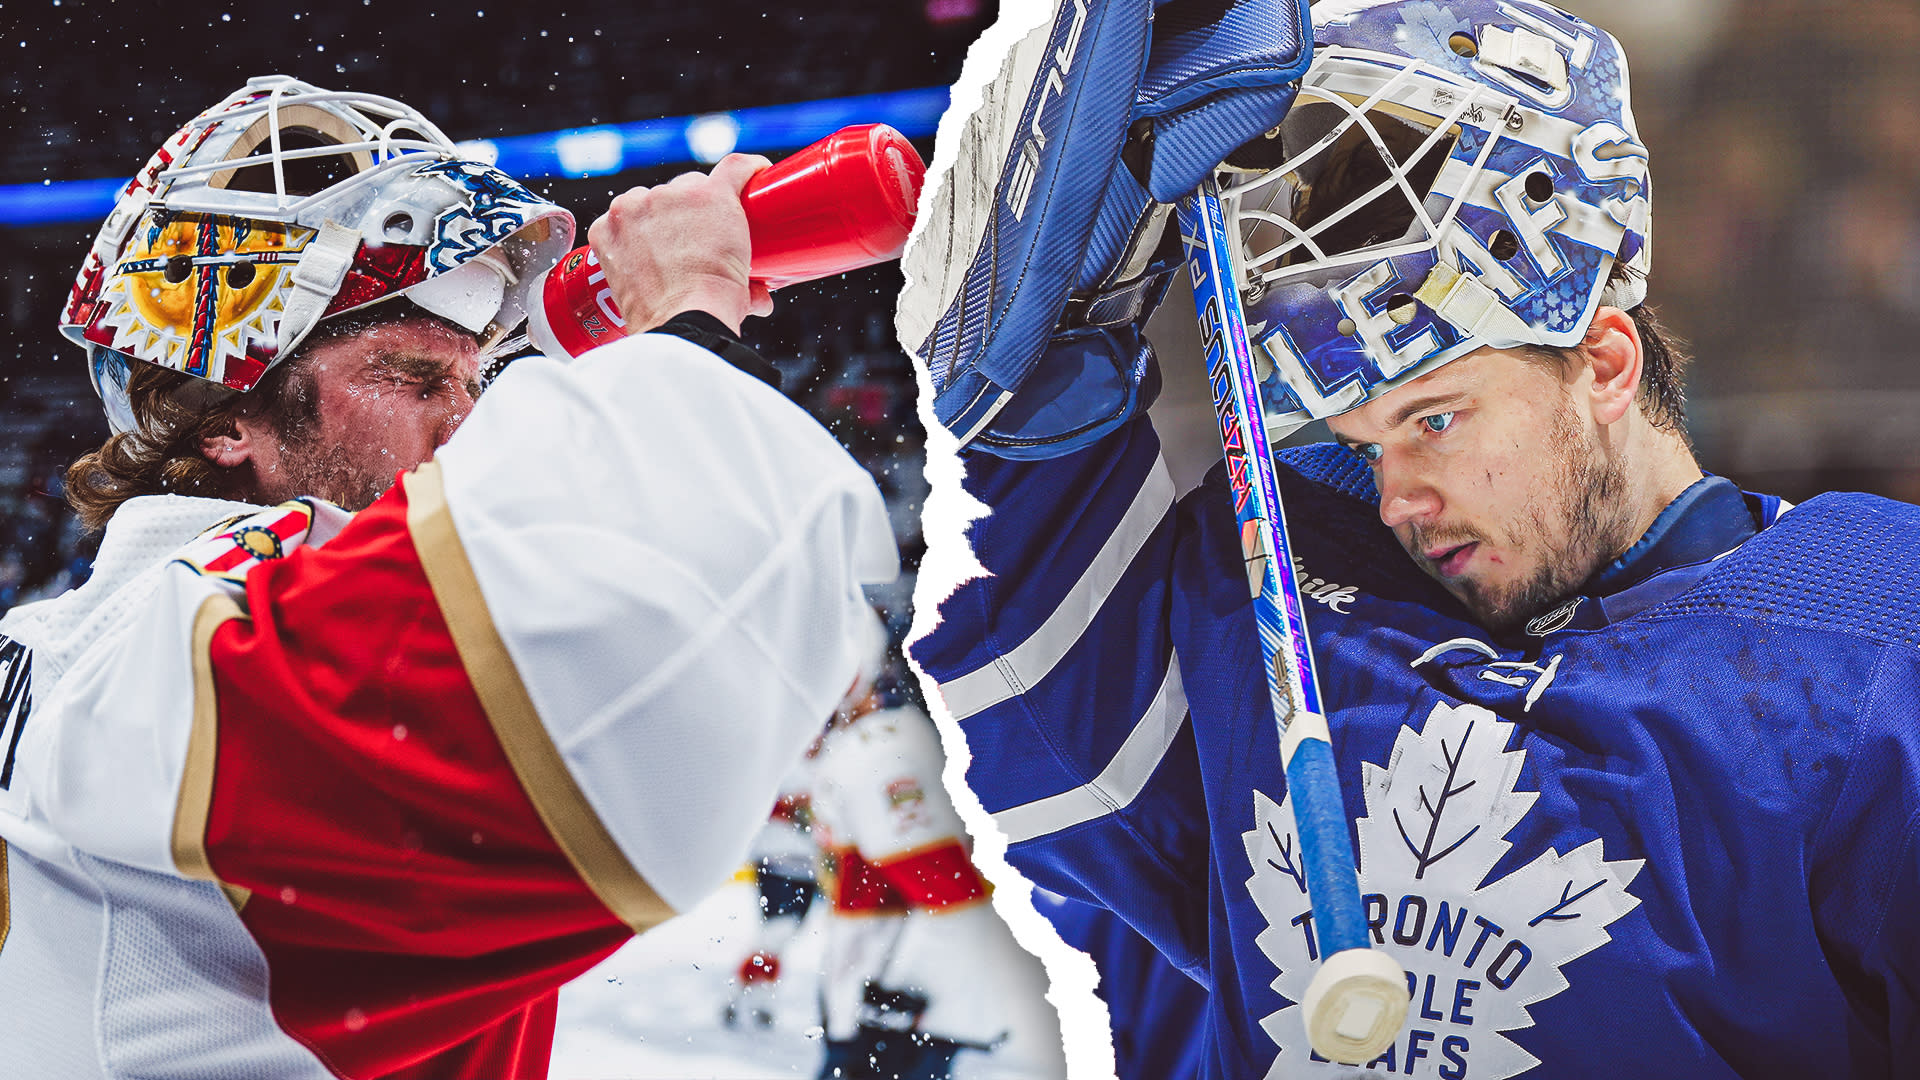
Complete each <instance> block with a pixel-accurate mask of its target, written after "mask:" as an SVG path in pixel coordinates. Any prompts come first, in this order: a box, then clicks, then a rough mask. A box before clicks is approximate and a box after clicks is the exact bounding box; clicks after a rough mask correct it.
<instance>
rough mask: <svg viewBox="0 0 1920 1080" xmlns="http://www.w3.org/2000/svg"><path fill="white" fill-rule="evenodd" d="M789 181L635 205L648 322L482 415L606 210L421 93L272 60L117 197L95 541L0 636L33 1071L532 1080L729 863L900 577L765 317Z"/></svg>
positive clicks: (14, 919)
mask: <svg viewBox="0 0 1920 1080" xmlns="http://www.w3.org/2000/svg"><path fill="white" fill-rule="evenodd" d="M760 164H761V163H760V162H757V161H756V160H754V159H750V158H738V157H735V158H729V159H726V160H723V161H722V162H721V163H720V164H719V165H718V166H717V167H716V168H715V170H714V172H713V174H712V175H711V176H698V175H689V176H684V177H681V178H679V179H677V180H675V181H673V182H672V183H670V184H667V185H664V186H662V187H659V188H653V189H634V190H632V191H629V192H627V193H625V194H623V195H621V196H620V197H619V198H618V199H616V200H614V202H613V205H612V207H611V208H610V209H609V211H608V213H607V215H606V216H605V217H603V218H602V219H600V220H599V221H598V222H596V223H595V225H594V227H593V229H592V230H591V236H592V239H593V242H594V246H595V248H596V249H597V250H598V252H599V253H600V256H601V260H602V265H603V266H604V267H605V270H606V273H607V277H608V282H609V284H610V286H611V288H612V290H613V293H614V296H615V298H616V300H617V302H618V303H619V304H620V306H621V308H622V309H623V310H624V311H625V312H626V314H627V317H628V319H629V320H630V323H631V324H632V327H633V328H635V329H640V328H651V329H653V330H654V331H655V332H652V333H645V334H640V335H638V336H635V337H630V338H627V339H625V340H623V341H620V342H617V343H615V344H612V345H609V346H607V347H604V348H602V349H599V350H596V351H595V352H593V353H591V354H589V355H587V356H585V357H583V358H581V359H580V360H579V361H577V362H575V363H574V364H572V365H570V366H563V365H560V364H556V363H553V362H551V361H547V360H545V359H543V358H533V359H527V360H522V361H520V362H519V363H517V364H515V365H514V366H513V367H512V369H511V370H509V371H508V372H507V373H505V374H504V375H502V376H501V377H500V378H499V379H498V380H496V382H495V383H494V384H493V386H492V389H491V391H490V392H489V393H487V394H486V396H485V398H484V399H482V400H479V401H476V400H475V394H476V392H477V388H476V376H477V372H478V368H479V363H480V361H481V359H482V358H483V356H484V355H485V354H486V353H487V351H488V350H489V349H491V348H492V347H493V346H494V344H495V343H496V342H497V341H499V340H500V339H501V338H502V337H503V336H504V335H506V334H507V333H509V332H511V331H512V330H513V329H514V328H515V326H516V325H517V324H518V323H519V322H520V320H521V318H522V309H523V306H524V305H525V303H526V302H527V299H528V298H527V295H526V290H527V286H528V283H529V281H530V280H531V279H532V278H533V277H534V275H535V274H537V273H539V272H540V271H541V270H543V269H545V268H546V267H548V266H549V265H551V264H552V262H553V261H554V260H555V258H557V257H558V255H559V254H560V253H562V252H564V251H566V250H567V249H568V248H569V247H570V245H571V242H572V237H573V223H572V219H571V218H570V217H569V216H568V215H567V213H566V212H565V211H563V210H561V209H560V208H558V207H556V206H554V205H553V204H551V203H549V202H547V201H546V200H544V199H541V198H539V197H538V196H536V195H534V194H533V193H531V192H530V191H528V190H527V189H525V188H524V187H522V186H520V185H519V184H517V183H516V182H514V181H513V180H511V179H510V178H508V177H506V176H505V175H503V174H501V173H499V172H498V171H496V170H494V169H492V168H490V167H488V166H486V165H483V164H480V163H477V162H472V161H463V160H460V159H459V157H458V155H457V154H456V153H455V152H454V150H453V147H452V146H451V144H449V143H448V142H447V140H446V139H445V138H444V136H442V135H441V134H440V133H439V131H438V130H437V129H436V128H434V127H433V125H432V124H431V123H429V122H428V121H427V120H426V119H425V118H423V117H421V116H420V115H419V114H417V113H415V112H414V111H412V110H411V109H408V108H407V107H406V106H404V105H402V104H400V103H398V102H394V101H391V100H389V99H385V98H379V97H374V96H372V95H366V94H338V93H328V92H325V91H321V90H319V89H318V88H315V87H312V86H309V85H307V84H304V83H301V82H298V81H295V80H291V79H286V78H284V77H270V78H264V79H256V80H253V81H252V82H250V83H249V84H248V86H247V87H246V88H244V89H243V90H241V91H239V92H237V93H236V94H234V95H233V96H231V97H229V98H228V99H227V100H225V101H223V102H221V103H220V104H218V105H216V106H215V107H213V108H212V109H210V110H209V111H208V112H206V113H203V114H202V115H201V116H200V117H198V118H196V119H195V120H194V121H192V122H191V123H189V124H188V125H187V126H186V127H185V128H183V129H182V130H181V131H180V132H179V133H178V134H177V135H176V136H174V137H173V138H172V139H169V140H168V141H167V143H166V144H165V145H164V146H163V147H162V149H161V150H160V151H159V153H158V154H156V155H155V157H154V158H153V160H152V161H151V162H150V163H149V164H148V165H147V167H146V168H144V169H143V170H142V171H141V172H140V174H139V175H138V176H137V177H136V178H135V179H134V180H133V181H132V182H131V183H130V184H129V185H128V186H127V188H126V189H125V191H124V192H123V194H122V195H121V196H120V198H119V201H118V203H117V204H116V206H115V209H114V211H113V213H112V215H111V216H110V217H109V218H108V219H107V222H106V224H105V226H104V227H103V228H102V229H101V232H100V235H99V238H98V240H97V241H96V242H95V244H94V247H93V249H92V251H91V252H90V253H89V255H88V257H87V260H86V263H85V265H84V266H83V268H82V270H81V273H80V275H79V279H78V281H77V282H76V285H75V288H74V292H73V295H72V298H71V300H70V302H69V305H68V307H67V309H66V315H65V319H64V323H65V326H64V329H65V331H66V332H67V334H68V335H69V336H70V337H71V338H72V339H73V340H75V341H76V342H78V343H80V344H82V345H83V346H84V347H85V348H86V351H87V357H88V361H89V370H90V372H91V373H92V376H93V379H94V382H95V385H96V386H97V388H98V389H99V391H100V394H101V397H102V399H103V400H104V402H105V404H106V407H107V412H108V416H109V419H110V421H111V423H112V426H113V428H114V430H115V432H116V434H115V435H114V436H113V438H111V439H110V440H109V441H108V442H107V444H106V445H105V446H104V447H102V448H101V450H100V451H98V452H97V453H95V454H90V455H88V456H87V457H85V458H83V459H82V460H81V461H80V462H78V463H77V464H76V465H75V466H74V467H73V469H72V470H71V471H70V473H69V480H68V483H69V487H70V489H71V491H72V498H73V501H74V502H75V504H76V506H77V507H78V508H79V509H80V510H81V511H82V513H83V514H84V515H86V516H87V518H88V520H89V521H90V523H91V524H93V525H94V526H96V527H99V526H102V525H104V527H105V535H104V537H103V539H102V541H101V547H100V555H99V559H98V562H97V563H96V567H95V571H94V574H93V577H92V578H91V580H89V581H88V582H87V583H86V584H85V585H84V586H82V587H81V588H79V589H77V590H75V591H74V592H71V593H69V594H66V595H64V596H61V597H58V598H56V599H53V600H50V601H47V602H44V603H40V604H35V605H30V606H26V607H21V608H16V609H14V610H13V611H12V612H10V613H9V614H8V615H7V617H6V619H5V621H4V623H0V634H4V635H5V640H4V663H5V665H6V678H5V681H4V686H5V688H6V699H5V723H6V729H5V730H6V731H7V732H8V741H7V742H6V743H5V744H0V745H4V752H5V762H4V767H0V840H4V859H5V862H4V864H0V865H3V866H4V871H5V873H4V875H3V876H0V1046H4V1047H5V1051H4V1054H5V1059H6V1067H5V1071H7V1072H8V1074H9V1075H22V1076H27V1075H32V1076H60V1077H76V1078H79V1077H106V1076H135V1075H137V1076H143V1077H209V1076H248V1077H256V1076H276V1077H294V1076H299V1077H338V1078H355V1080H359V1078H373V1077H401V1076H407V1077H415V1076H419V1077H425V1076H433V1077H455V1078H474V1080H480V1078H485V1080H499V1078H505V1077H544V1076H545V1075H546V1071H547V1058H548V1053H549V1047H550V1045H551V1041H552V1035H553V1022H554V1011H555V993H556V991H557V990H558V988H559V987H560V985H561V984H563V983H565V982H566V981H567V980H569V979H570V978H572V977H573V976H575V975H577V974H579V973H581V972H583V971H585V970H587V969H588V968H590V967H592V966H593V965H594V964H595V963H596V962H597V961H598V960H599V959H600V958H602V957H604V956H606V955H607V954H608V953H610V952H612V951H613V950H614V949H615V948H617V947H618V946H619V945H620V944H621V943H622V942H623V941H624V940H626V939H627V938H628V937H629V936H630V935H631V934H633V933H634V932H636V931H640V930H645V929H646V928H647V927H649V926H651V925H653V924H655V923H657V922H659V921H661V920H664V919H666V918H667V917H669V916H670V915H671V914H672V913H673V912H674V911H676V910H683V909H685V908H686V907H688V906H690V905H691V904H693V903H694V902H695V901H696V900H698V899H699V898H700V897H701V896H702V895H704V894H705V893H707V892H708V891H710V890H711V889H712V888H713V887H715V886H717V885H718V884H720V883H721V882H723V881H724V880H725V879H726V876H727V874H728V873H729V872H730V871H731V870H732V868H733V867H734V866H736V865H738V863H739V861H740V858H741V857H742V855H743V854H744V853H745V849H746V845H747V842H748V840H749V839H750V838H751V836H752V834H753V830H754V829H755V828H756V827H757V825H758V824H759V822H760V820H761V818H762V815H763V814H764V812H765V808H766V806H767V805H768V804H769V803H770V802H771V801H772V798H773V794H774V791H775V788H776V785H777V783H778V781H779V779H780V776H781V775H782V774H783V773H784V772H785V771H786V769H787V767H788V765H789V764H790V763H791V762H792V761H793V760H794V759H795V758H797V757H798V756H799V755H800V753H801V751H802V750H803V749H804V747H805V746H806V744H807V742H808V740H809V739H810V738H812V736H813V735H814V733H815V732H816V731H817V729H818V724H819V717H820V716H822V715H823V714H825V713H826V712H827V711H828V710H829V709H831V708H832V707H833V703H834V702H835V701H836V700H838V698H839V696H840V695H841V693H842V692H843V691H844V689H845V687H846V685H847V682H848V680H849V679H850V678H851V677H852V674H853V672H854V671H855V669H856V667H857V665H858V663H859V656H858V655H857V652H856V650H855V649H854V648H852V647H851V646H850V645H849V644H848V642H849V640H850V635H849V632H848V628H849V627H850V626H852V625H853V624H854V623H855V622H856V621H857V620H859V619H862V618H868V617H870V616H869V615H868V614H867V612H868V609H867V607H866V604H865V601H864V598H863V597H862V595H861V590H860V584H861V582H862V581H865V580H874V579H885V578H888V577H890V576H891V575H892V573H893V572H894V568H895V553H894V550H893V544H892V540H891V536H890V533H889V531H888V526H887V520H886V515H885V511H884V509H883V507H882V504H881V500H880V497H879V493H878V492H877V491H876V490H875V488H874V486H873V483H872V481H871V480H870V479H869V478H868V477H867V475H866V473H865V472H864V471H863V470H862V469H861V468H860V467H859V466H858V465H857V464H856V463H855V462H854V461H853V460H852V459H851V458H849V457H848V456H847V455H846V454H845V453H844V452H843V451H842V450H841V449H840V448H839V447H838V446H837V445H836V444H835V443H834V441H833V440H832V439H831V438H830V437H829V436H828V435H827V433H826V432H825V431H824V430H823V429H821V428H820V427H819V426H818V425H817V424H816V423H814V422H813V421H812V420H811V419H810V418H809V417H808V416H807V415H806V414H805V413H803V412H802V411H801V410H800V409H798V408H797V407H795V406H793V405H792V404H791V403H789V402H788V401H787V400H785V399H784V398H782V397H781V396H780V394H779V393H778V392H777V391H776V390H775V389H774V388H772V387H770V386H768V385H766V384H765V383H763V382H762V381H761V379H759V378H756V377H755V375H756V374H760V373H761V372H762V371H763V370H764V369H765V365H764V362H761V361H759V360H758V358H757V357H754V356H753V355H752V354H751V352H750V351H749V350H746V349H745V347H744V346H742V345H740V344H739V342H738V340H737V337H736V336H735V335H736V334H737V332H738V329H739V326H740V322H741V320H742V318H743V317H744V316H745V315H747V314H749V313H750V312H755V311H759V312H764V311H765V310H767V304H768V301H767V297H766V295H765V293H764V292H763V291H758V290H752V289H750V287H749V284H748V282H747V278H746V267H747V256H748V243H747V229H746V222H745V217H744V215H743V214H742V212H741V210H740V205H739V199H738V192H739V190H740V188H741V186H742V185H743V184H744V183H745V181H746V180H747V178H748V177H749V176H750V175H751V174H752V173H753V172H754V171H755V169H756V168H757V167H758V166H759V165H760ZM736 365H738V366H736ZM740 368H746V369H747V370H740ZM396 474H399V481H398V483H396V482H395V477H396ZM329 500H330V501H329ZM275 503H278V504H279V505H277V506H275V505H273V504H275ZM269 507H270V508H269Z"/></svg>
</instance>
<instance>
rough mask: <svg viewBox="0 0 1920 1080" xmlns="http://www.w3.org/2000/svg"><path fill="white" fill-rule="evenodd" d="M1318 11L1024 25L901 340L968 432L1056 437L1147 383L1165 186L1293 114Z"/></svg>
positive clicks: (1121, 13)
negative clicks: (1147, 331)
mask: <svg viewBox="0 0 1920 1080" xmlns="http://www.w3.org/2000/svg"><path fill="white" fill-rule="evenodd" d="M1305 26H1306V4H1305V3H1304V2H1301V0H1244V2H1238V3H1233V2H1227V3H1223V2H1221V0H1171V2H1167V3H1162V4H1158V5H1155V4H1153V3H1152V2H1151V0H1113V2H1108V3H1101V2H1099V0H1057V2H1056V3H1055V4H1054V6H1053V9H1052V15H1051V21H1050V22H1047V23H1043V24H1042V25H1041V26H1039V27H1036V28H1035V29H1034V30H1033V31H1032V32H1031V33H1030V34H1029V35H1028V36H1027V37H1026V38H1024V39H1023V40H1022V41H1020V42H1019V43H1018V44H1017V45H1015V47H1014V48H1013V50H1012V51H1011V52H1010V53H1009V55H1008V56H1007V57H1006V59H1005V61H1004V63H1003V65H1002V67H1001V69H1000V71H999V72H998V75H997V77H996V78H995V79H994V80H993V81H992V82H990V83H989V84H988V85H987V86H985V87H984V88H983V93H982V103H981V105H980V107H979V109H978V110H977V111H976V112H975V113H974V114H973V115H972V116H970V117H969V118H968V119H967V121H966V122H965V124H964V125H963V127H962V128H961V130H960V131H959V133H958V138H959V146H958V148H957V150H958V152H957V154H956V155H955V156H954V159H953V165H952V167H951V168H950V169H949V170H948V171H947V172H946V173H945V174H944V175H942V176H940V177H937V178H936V179H935V181H934V183H933V185H932V187H931V194H930V196H929V201H928V203H927V205H926V206H925V207H924V208H923V210H922V213H921V218H922V220H923V222H924V225H923V227H922V229H921V231H920V233H918V234H917V235H916V236H915V238H914V240H913V242H912V243H911V244H910V245H909V247H908V250H907V253H906V256H905V259H904V268H905V270H906V275H907V280H908V286H907V289H906V291H905V292H904V293H902V295H901V300H900V309H899V315H898V330H899V335H900V340H901V342H902V343H903V344H904V345H905V346H906V347H907V348H908V349H909V350H910V351H912V352H913V353H915V355H916V356H917V357H918V358H919V360H920V361H921V362H922V363H924V364H925V365H926V366H927V368H928V370H929V372H930V374H931V376H932V380H933V385H934V412H935V415H936V416H937V417H938V418H939V420H940V422H941V423H942V424H943V425H944V426H946V427H947V428H948V430H950V431H952V432H953V433H954V434H955V435H956V436H958V437H959V439H960V440H961V442H962V444H963V445H972V446H975V447H977V448H978V449H980V450H983V451H985V452H988V453H992V454H996V455H999V456H1002V457H1008V458H1022V459H1033V458H1045V457H1053V456H1057V455H1059V454H1065V453H1070V452H1072V451H1074V450H1076V449H1079V448H1080V447H1083V446H1085V445H1087V444H1088V443H1090V442H1092V441H1094V440H1096V439H1099V438H1100V437H1101V436H1103V435H1105V434H1107V433H1108V432H1111V431H1113V430H1114V429H1115V428H1117V427H1118V426H1119V425H1120V424H1122V423H1124V422H1125V421H1126V420H1127V419H1128V418H1129V417H1131V416H1133V415H1135V414H1136V413H1137V412H1138V411H1139V410H1140V409H1142V408H1144V407H1145V406H1146V405H1147V404H1149V403H1151V401H1152V399H1153V395H1154V393H1155V391H1156V390H1157V381H1156V378H1157V377H1156V376H1155V374H1154V364H1153V351H1152V346H1151V344H1150V343H1148V342H1147V340H1146V339H1145V337H1144V336H1142V334H1141V333H1140V328H1141V327H1142V326H1143V325H1144V324H1145V322H1146V320H1147V317H1148V316H1149V315H1151V314H1152V312H1153V309H1154V307H1155V306H1156V305H1157V304H1158V303H1159V301H1160V299H1161V297H1162V296H1163V295H1164V294H1165V292H1166V289H1167V286H1168V285H1169V284H1170V282H1171V278H1172V273H1173V270H1174V269H1176V268H1177V267H1178V266H1179V265H1180V260H1179V257H1178V251H1177V250H1175V249H1169V248H1166V247H1164V246H1163V245H1162V243H1161V240H1162V234H1163V233H1164V232H1165V231H1166V230H1165V226H1166V223H1167V218H1168V216H1169V213H1170V210H1171V205H1172V203H1174V202H1175V201H1176V200H1178V199H1179V198H1180V197H1181V196H1183V195H1185V194H1187V193H1188V192H1190V191H1192V190H1193V189H1194V188H1195V187H1196V186H1197V185H1198V184H1199V183H1200V181H1201V180H1202V179H1203V178H1204V177H1205V176H1207V175H1208V173H1209V172H1210V171H1211V170H1212V169H1213V168H1214V167H1215V166H1216V165H1218V164H1219V163H1220V162H1221V161H1222V160H1223V159H1225V158H1226V157H1227V155H1228V154H1230V153H1231V152H1232V151H1233V150H1234V149H1235V148H1236V147H1239V146H1241V145H1242V144H1244V143H1246V142H1248V141H1249V140H1252V139H1255V138H1257V137H1259V136H1260V135H1261V134H1262V133H1264V132H1266V131H1268V130H1270V129H1271V128H1273V127H1274V126H1275V125H1276V124H1278V123H1279V122H1280V120H1281V119H1282V118H1283V117H1284V116H1285V115H1286V112H1287V110H1288V108H1289V107H1290V106H1291V105H1292V103H1293V98H1294V94H1295V92H1296V90H1297V80H1298V79H1299V78H1300V76H1301V74H1302V73H1303V72H1304V71H1305V69H1306V66H1307V63H1308V61H1309V60H1310V59H1311V56H1312V51H1311V38H1310V36H1309V34H1308V33H1307V32H1306V30H1305ZM943 137H945V136H943ZM944 149H945V148H944V147H943V148H942V150H944ZM936 157H937V158H939V157H944V154H940V155H936Z"/></svg>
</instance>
